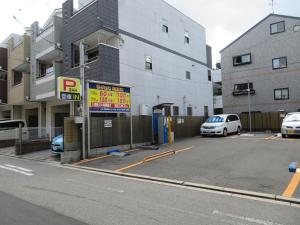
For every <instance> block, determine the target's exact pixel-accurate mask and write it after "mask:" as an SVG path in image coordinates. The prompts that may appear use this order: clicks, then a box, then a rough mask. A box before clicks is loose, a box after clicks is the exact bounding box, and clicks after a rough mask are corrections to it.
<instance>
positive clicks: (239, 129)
mask: <svg viewBox="0 0 300 225" xmlns="http://www.w3.org/2000/svg"><path fill="white" fill-rule="evenodd" d="M236 133H237V134H240V133H241V127H240V126H238V128H237V131H236Z"/></svg>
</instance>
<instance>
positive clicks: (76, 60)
mask: <svg viewBox="0 0 300 225" xmlns="http://www.w3.org/2000/svg"><path fill="white" fill-rule="evenodd" d="M79 57H80V54H79V46H77V45H74V44H72V67H77V66H79V60H80V58H79Z"/></svg>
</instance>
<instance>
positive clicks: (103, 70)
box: [62, 0, 120, 83]
mask: <svg viewBox="0 0 300 225" xmlns="http://www.w3.org/2000/svg"><path fill="white" fill-rule="evenodd" d="M118 16H119V15H118V0H98V1H95V2H94V3H92V4H90V5H89V6H87V7H85V8H83V9H81V10H80V11H78V12H75V13H74V14H73V1H72V0H67V1H66V2H65V3H64V4H63V41H62V43H63V49H64V60H63V72H64V74H68V76H74V77H79V68H78V67H77V68H72V44H73V43H75V42H77V41H79V40H81V39H83V38H85V37H86V36H88V35H90V34H92V33H94V32H96V31H98V30H100V29H102V30H106V31H108V32H111V33H115V34H118V29H119V21H118ZM119 67H120V66H119V50H118V49H116V48H113V47H110V46H107V45H99V59H98V60H97V61H94V62H91V63H89V69H86V71H85V75H86V78H87V79H90V80H97V81H106V82H114V83H119V82H120V71H119Z"/></svg>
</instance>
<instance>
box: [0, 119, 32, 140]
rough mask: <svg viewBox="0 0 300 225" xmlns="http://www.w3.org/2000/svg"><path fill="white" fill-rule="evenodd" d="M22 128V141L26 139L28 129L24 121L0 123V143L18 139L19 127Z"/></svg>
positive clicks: (4, 121) (3, 121)
mask: <svg viewBox="0 0 300 225" xmlns="http://www.w3.org/2000/svg"><path fill="white" fill-rule="evenodd" d="M20 124H21V126H22V139H23V140H24V139H27V138H28V129H27V126H26V122H25V121H24V120H2V121H0V141H7V140H16V139H19V136H20V133H19V125H20Z"/></svg>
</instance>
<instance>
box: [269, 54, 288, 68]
mask: <svg viewBox="0 0 300 225" xmlns="http://www.w3.org/2000/svg"><path fill="white" fill-rule="evenodd" d="M272 67H273V70H277V69H283V68H287V57H281V58H276V59H273V60H272Z"/></svg>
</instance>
